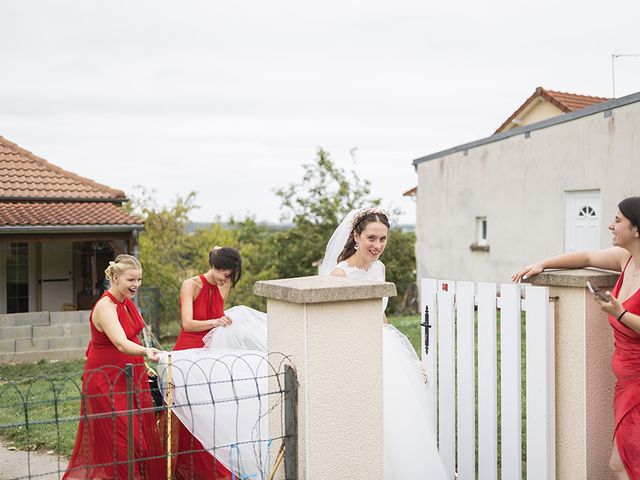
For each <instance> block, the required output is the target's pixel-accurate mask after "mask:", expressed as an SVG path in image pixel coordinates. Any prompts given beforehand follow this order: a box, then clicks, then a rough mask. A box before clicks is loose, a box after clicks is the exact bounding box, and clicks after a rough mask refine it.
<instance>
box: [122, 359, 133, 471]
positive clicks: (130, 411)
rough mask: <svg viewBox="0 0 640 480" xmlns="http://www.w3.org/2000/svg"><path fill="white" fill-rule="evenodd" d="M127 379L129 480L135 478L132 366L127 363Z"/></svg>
mask: <svg viewBox="0 0 640 480" xmlns="http://www.w3.org/2000/svg"><path fill="white" fill-rule="evenodd" d="M124 372H125V376H126V377H127V466H128V467H129V480H133V479H134V477H135V469H134V464H133V462H134V459H133V447H134V445H133V442H134V440H133V429H134V427H133V395H134V393H133V365H132V364H130V363H127V364H126V366H125V367H124Z"/></svg>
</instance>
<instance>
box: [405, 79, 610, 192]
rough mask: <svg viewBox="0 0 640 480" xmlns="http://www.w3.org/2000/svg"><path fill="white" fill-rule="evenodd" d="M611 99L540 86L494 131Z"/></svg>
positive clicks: (411, 190) (410, 190) (414, 190)
mask: <svg viewBox="0 0 640 480" xmlns="http://www.w3.org/2000/svg"><path fill="white" fill-rule="evenodd" d="M608 100H610V99H609V98H606V97H594V96H591V95H580V94H577V93H566V92H558V91H555V90H548V89H546V88H543V87H538V88H536V89H535V91H534V92H533V93H532V94H531V96H530V97H529V98H527V99H526V100H525V102H524V103H523V104H522V105H520V106H519V107H518V108H517V109H516V111H515V112H513V113H512V114H511V115H510V116H509V118H507V119H506V120H505V121H504V122H503V123H502V125H500V126H499V127H498V129H497V130H496V131H495V132H494V135H495V134H498V133H502V132H506V131H508V130H511V129H512V128H516V127H523V126H525V125H530V124H532V123H536V122H541V121H543V120H547V119H549V118H553V117H557V116H559V115H562V114H564V113H568V112H574V111H576V110H580V109H582V108H585V107H588V106H590V105H594V104H596V103H602V102H606V101H608ZM417 192H418V187H413V188H411V189H409V190H407V191H406V192H404V193H403V196H405V197H411V198H415V197H416V194H417Z"/></svg>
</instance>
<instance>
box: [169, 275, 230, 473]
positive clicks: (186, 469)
mask: <svg viewBox="0 0 640 480" xmlns="http://www.w3.org/2000/svg"><path fill="white" fill-rule="evenodd" d="M200 280H201V281H202V289H201V290H200V293H198V296H197V297H196V298H195V299H194V300H193V317H192V318H193V319H194V320H211V319H213V318H220V317H222V316H223V315H224V300H223V298H222V295H221V294H220V290H219V289H218V286H217V285H212V284H210V283H209V282H208V281H207V279H206V278H205V276H204V275H200ZM209 331H210V330H204V331H202V332H185V331H184V329H181V330H180V335H179V336H178V340H177V341H176V344H175V346H174V347H173V349H174V350H186V349H188V348H202V347H204V341H203V340H202V339H203V338H204V336H205V335H206V334H207V333H209ZM194 450H195V452H194V453H180V454H179V455H178V457H177V459H176V465H175V478H176V479H179V480H191V479H216V480H228V479H229V480H230V479H231V478H232V477H233V475H232V474H231V472H230V471H229V470H227V468H226V467H225V466H224V465H223V464H221V463H220V462H218V461H217V460H216V459H215V457H214V456H213V455H212V454H211V453H209V452H206V451H204V447H203V446H202V444H201V443H200V442H199V441H198V440H197V439H196V438H195V437H194V436H193V435H191V432H189V430H188V429H187V428H186V427H185V426H184V425H182V423H180V424H179V440H178V451H179V452H188V451H194ZM233 478H236V477H233Z"/></svg>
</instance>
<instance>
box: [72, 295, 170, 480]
mask: <svg viewBox="0 0 640 480" xmlns="http://www.w3.org/2000/svg"><path fill="white" fill-rule="evenodd" d="M105 296H106V297H109V298H110V299H111V301H112V302H113V303H115V304H116V307H117V312H118V321H119V322H120V325H122V329H123V330H124V332H125V334H126V336H127V338H128V339H129V340H131V341H132V342H135V343H137V344H140V342H139V340H138V338H137V335H138V333H140V331H141V330H142V328H143V326H144V323H143V321H142V317H141V316H140V314H139V313H138V310H137V309H136V306H135V305H134V304H133V302H132V301H131V300H130V299H128V298H125V299H124V301H122V302H119V301H118V300H117V299H116V298H115V297H114V296H113V295H111V293H109V291H106V292H104V294H103V295H102V297H105ZM102 297H101V298H102ZM96 303H97V302H96ZM93 310H95V305H94V307H93V309H92V310H91V315H90V316H89V323H90V325H91V341H90V342H89V346H88V347H87V362H86V364H85V367H84V373H83V375H82V401H81V405H80V415H81V417H82V418H81V419H80V423H79V425H78V434H77V436H76V443H75V446H74V448H73V453H72V454H71V459H70V460H69V465H68V466H67V471H66V472H65V474H64V477H63V478H64V479H94V478H101V479H115V478H122V479H126V478H128V470H129V467H128V463H127V459H128V455H127V453H128V446H127V432H128V428H129V427H128V415H127V379H126V376H125V371H124V367H125V365H126V364H127V363H131V364H132V365H133V383H134V400H133V402H134V403H133V405H134V409H135V413H134V415H133V429H134V430H133V441H134V472H135V475H134V477H135V478H136V479H150V480H151V479H156V478H162V477H163V476H166V463H165V458H164V456H165V453H164V452H163V449H162V444H161V440H160V436H159V434H158V430H157V428H156V415H155V413H154V410H153V408H154V405H153V400H152V398H151V393H150V391H149V380H148V377H147V369H146V366H145V364H144V360H143V358H142V357H138V356H132V355H127V354H126V353H122V352H120V351H119V350H118V349H117V348H116V346H115V345H114V344H113V343H111V340H109V337H108V336H107V334H106V333H104V332H100V331H98V329H96V327H95V326H94V325H93ZM100 414H104V415H100ZM152 457H156V458H152ZM147 459H148V460H147ZM120 462H122V463H120Z"/></svg>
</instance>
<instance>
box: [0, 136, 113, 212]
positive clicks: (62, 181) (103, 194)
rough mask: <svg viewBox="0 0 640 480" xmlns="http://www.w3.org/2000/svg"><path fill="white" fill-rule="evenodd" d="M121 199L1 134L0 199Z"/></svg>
mask: <svg viewBox="0 0 640 480" xmlns="http://www.w3.org/2000/svg"><path fill="white" fill-rule="evenodd" d="M1 197H5V198H6V197H9V198H15V197H28V198H34V197H36V198H78V199H84V198H96V199H98V198H121V199H122V200H123V201H124V200H125V195H124V192H123V191H122V190H116V189H114V188H110V187H107V186H106V185H101V184H99V183H96V182H94V181H93V180H89V179H88V178H84V177H81V176H79V175H76V174H75V173H71V172H68V171H66V170H63V169H62V168H60V167H56V166H55V165H52V164H51V163H49V162H47V161H46V160H44V159H42V158H40V157H38V156H36V155H34V154H32V153H31V152H29V151H27V150H25V149H23V148H21V147H19V146H18V145H16V144H15V143H13V142H10V141H8V140H7V139H6V138H4V137H2V136H0V198H1Z"/></svg>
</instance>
